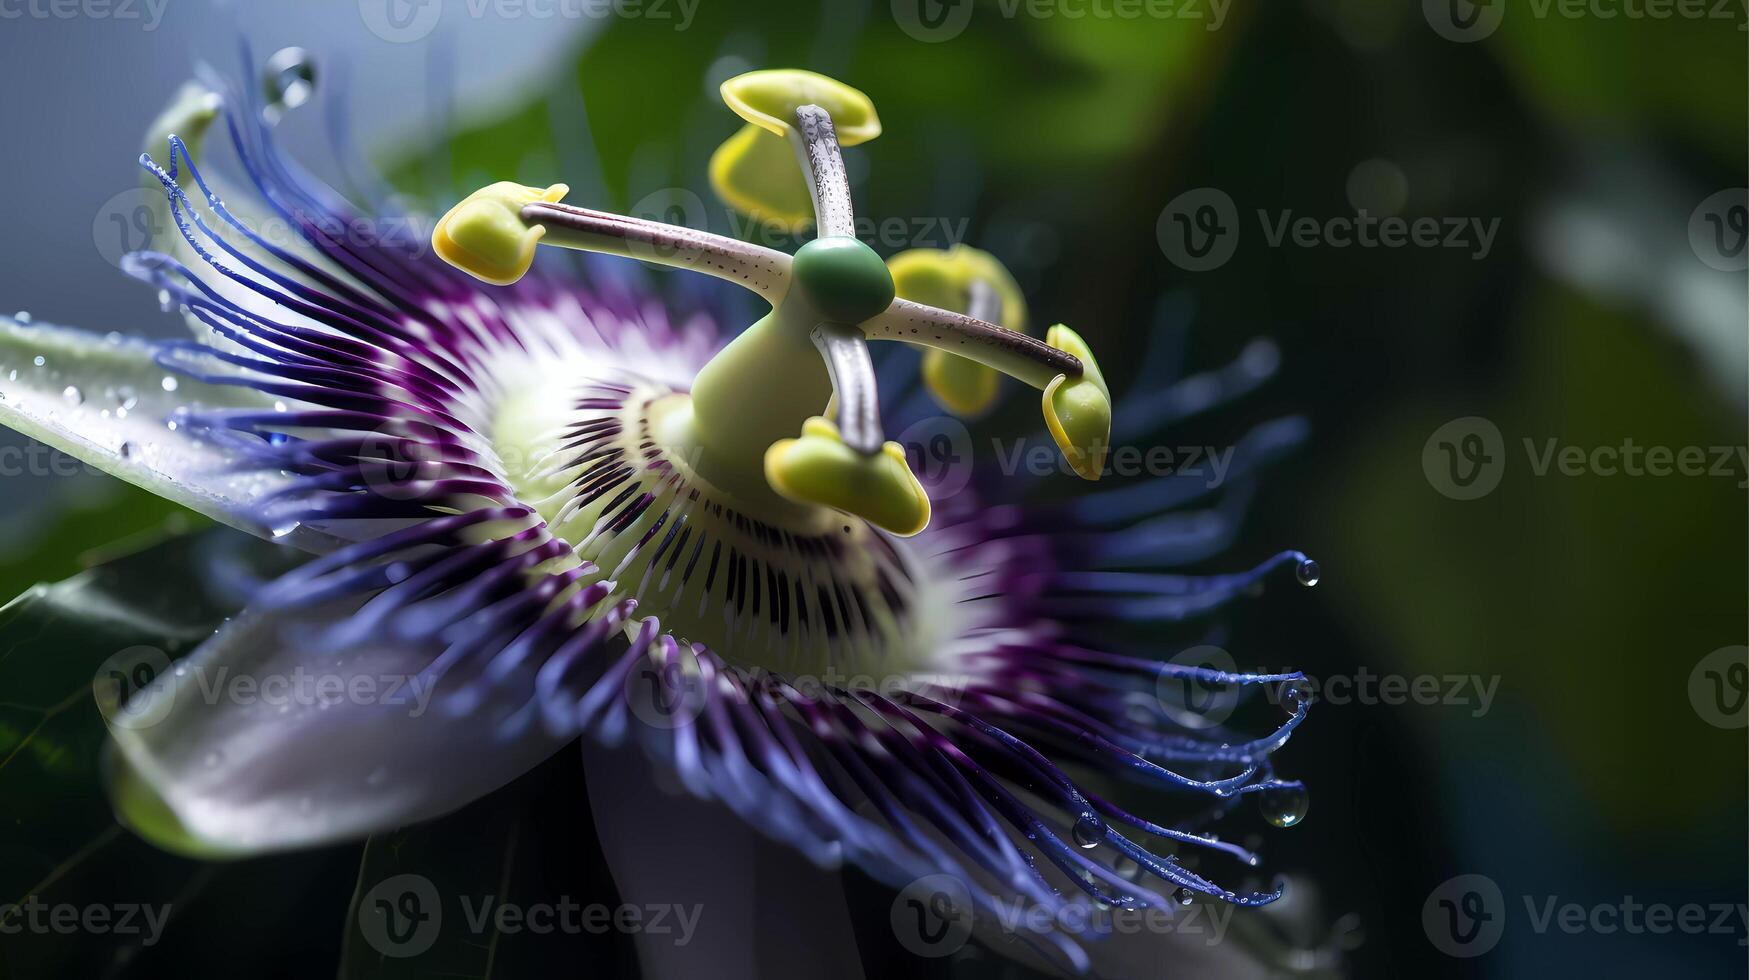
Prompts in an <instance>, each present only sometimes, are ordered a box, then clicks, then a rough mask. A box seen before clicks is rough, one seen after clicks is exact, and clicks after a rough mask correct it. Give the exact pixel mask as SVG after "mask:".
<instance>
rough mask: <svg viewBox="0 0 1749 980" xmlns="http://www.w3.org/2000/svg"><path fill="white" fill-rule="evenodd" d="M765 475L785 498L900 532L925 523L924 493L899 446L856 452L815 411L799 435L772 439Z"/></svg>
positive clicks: (926, 501)
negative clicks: (828, 508)
mask: <svg viewBox="0 0 1749 980" xmlns="http://www.w3.org/2000/svg"><path fill="white" fill-rule="evenodd" d="M765 479H766V482H768V483H770V484H771V488H772V489H773V490H775V491H777V492H778V493H779V494H781V495H783V496H784V497H787V498H789V499H790V500H794V501H797V502H799V503H805V504H817V505H820V506H823V507H831V508H833V509H835V510H841V511H844V512H845V513H847V514H854V515H856V516H857V517H860V518H862V519H864V520H866V521H868V522H869V523H870V524H873V525H875V526H876V527H879V528H883V529H885V530H887V531H891V532H892V533H894V534H896V535H898V536H900V537H910V536H911V535H913V534H917V533H918V532H920V531H922V530H923V529H924V528H925V527H928V526H929V494H928V493H926V492H925V491H924V489H923V485H922V484H921V483H919V482H917V477H916V476H915V475H913V474H912V473H911V467H910V465H909V464H907V463H906V462H905V449H904V447H902V446H900V445H899V444H898V443H896V442H888V443H886V444H885V445H883V446H882V447H881V450H880V452H877V453H873V454H870V455H865V454H863V453H859V452H857V451H856V450H854V449H852V448H850V447H849V446H847V445H845V444H844V439H843V437H842V436H841V435H839V432H838V426H836V425H834V424H832V422H830V421H829V420H827V419H825V418H821V417H820V416H815V417H813V418H811V419H809V420H807V421H806V422H804V423H803V424H802V435H801V438H799V439H779V440H778V441H777V442H774V443H772V445H771V448H770V449H768V450H766V453H765Z"/></svg>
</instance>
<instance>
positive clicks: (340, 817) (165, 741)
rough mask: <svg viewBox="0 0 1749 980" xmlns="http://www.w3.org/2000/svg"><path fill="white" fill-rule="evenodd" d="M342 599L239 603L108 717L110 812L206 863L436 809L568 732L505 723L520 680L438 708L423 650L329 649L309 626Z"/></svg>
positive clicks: (374, 828)
mask: <svg viewBox="0 0 1749 980" xmlns="http://www.w3.org/2000/svg"><path fill="white" fill-rule="evenodd" d="M355 606H356V601H355V600H353V601H348V602H343V603H336V604H331V605H330V606H327V607H323V608H322V610H321V611H320V614H316V613H314V612H312V611H299V612H298V613H297V614H295V615H281V614H278V613H246V614H245V615H244V616H243V617H242V618H240V619H239V620H237V621H236V622H234V623H232V624H230V625H228V626H226V627H225V628H224V629H222V630H220V631H219V633H218V634H217V635H216V636H214V637H213V638H212V639H211V640H209V641H207V642H206V643H205V644H204V645H202V646H201V647H200V648H199V649H198V650H196V651H195V652H194V654H193V655H191V656H190V657H188V658H186V659H185V660H182V661H180V662H178V664H177V666H176V668H175V669H174V670H172V671H171V672H170V673H169V674H167V675H165V676H163V677H161V678H159V679H158V681H157V682H156V683H154V684H153V685H152V686H150V687H148V688H146V689H145V690H144V691H142V692H141V693H140V694H138V695H136V696H135V698H134V699H133V700H132V701H130V702H128V704H127V706H126V708H125V709H123V710H121V711H118V712H112V713H111V717H110V718H109V727H110V733H111V735H112V736H113V739H114V744H115V746H116V748H117V749H118V750H119V753H118V755H119V758H118V759H116V760H115V761H116V762H117V763H119V764H118V765H117V766H116V767H115V772H114V776H113V781H112V796H113V797H114V800H115V804H116V808H117V811H118V816H119V817H120V819H121V820H122V821H123V822H124V823H126V824H128V825H129V826H131V827H133V828H134V829H135V830H136V831H138V832H139V833H140V834H141V835H142V836H144V837H146V838H147V839H149V840H151V841H153V842H154V843H156V844H158V845H160V846H162V847H165V848H167V849H170V850H175V851H179V852H183V853H191V854H197V855H202V856H208V857H219V856H237V855H244V854H254V853H261V852H266V851H278V850H288V849H293V848H301V847H312V846H318V845H322V844H329V843H333V842H336V841H344V840H351V839H357V838H362V837H365V836H367V835H369V834H372V833H376V832H378V831H383V830H389V829H393V828H395V827H398V826H402V825H404V824H408V823H413V822H415V821H419V820H424V819H428V818H431V817H435V816H438V815H441V814H443V813H447V812H448V811H450V810H453V809H456V808H457V807H460V806H462V805H464V804H466V803H468V802H470V801H472V800H475V799H478V798H479V797H481V796H484V795H485V794H487V793H489V792H491V791H492V790H494V789H497V788H498V787H499V786H502V785H503V784H505V783H507V782H509V781H510V780H512V779H514V778H515V777H517V776H519V775H521V774H522V773H523V772H526V771H527V770H528V769H530V768H533V767H534V766H535V765H536V764H538V763H539V762H541V761H542V760H543V759H545V758H547V757H548V756H549V755H551V754H552V753H553V752H554V751H556V750H557V749H559V748H560V747H561V746H563V745H564V744H565V742H566V741H569V739H562V738H556V737H554V736H552V735H550V734H548V733H546V732H545V731H544V730H543V729H542V728H541V726H539V725H538V724H534V725H527V726H520V727H516V728H515V730H514V732H513V733H512V731H511V726H509V725H507V724H506V722H505V719H506V716H507V715H510V714H511V713H512V712H513V709H514V708H516V707H520V706H521V705H522V704H524V703H525V702H526V691H525V690H524V691H512V692H509V693H507V695H506V697H505V698H504V699H501V700H498V701H490V700H489V701H487V702H486V703H485V704H482V705H480V706H479V707H478V708H476V709H475V710H474V711H472V712H470V713H468V714H465V715H458V714H456V713H454V712H451V711H448V710H446V709H445V706H444V704H443V698H442V695H443V694H444V693H445V691H444V690H443V689H442V688H443V685H441V684H439V683H437V682H436V681H434V680H432V679H431V676H430V675H429V674H426V673H423V672H424V671H425V668H426V667H427V665H428V664H429V663H430V662H431V660H432V659H433V654H434V653H435V652H436V651H434V650H433V649H430V648H428V647H422V646H421V645H419V644H416V643H410V642H409V643H400V642H397V641H394V640H388V639H380V640H372V641H370V645H369V646H368V647H367V648H362V649H349V650H345V651H336V650H334V649H333V648H332V646H330V645H328V644H326V643H324V642H323V641H322V640H321V639H320V637H318V636H317V635H316V634H317V631H318V629H319V627H320V626H321V625H324V622H323V621H324V620H325V621H327V622H333V621H336V620H337V619H338V618H340V617H344V616H346V615H349V614H350V613H351V612H352V611H353V609H354V608H355ZM507 709H508V710H507Z"/></svg>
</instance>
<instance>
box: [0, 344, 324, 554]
mask: <svg viewBox="0 0 1749 980" xmlns="http://www.w3.org/2000/svg"><path fill="white" fill-rule="evenodd" d="M157 349H158V348H157V346H156V345H154V344H152V343H150V342H148V341H144V340H138V339H133V338H124V337H122V336H120V335H119V334H109V335H107V336H100V335H98V334H93V333H88V332H86V331H82V330H71V329H68V328H65V327H54V326H48V325H46V324H25V323H19V322H18V321H16V320H13V319H11V318H9V317H0V425H4V426H6V427H7V428H11V429H16V430H18V431H19V432H22V433H23V434H25V435H27V436H29V437H31V438H32V439H35V440H37V441H39V442H42V443H44V444H46V445H49V446H53V447H54V448H56V449H59V450H60V451H62V452H64V453H66V454H68V455H70V456H73V457H75V458H77V459H79V460H81V461H83V462H85V463H87V464H89V465H91V466H95V467H97V468H98V469H100V470H103V471H104V472H105V473H109V474H111V475H113V476H118V477H120V478H122V479H124V480H126V481H128V482H129V483H132V484H134V485H136V486H139V487H143V488H144V489H146V490H150V491H151V492H153V493H155V494H157V495H158V496H160V497H164V498H166V499H168V500H173V501H175V502H177V503H179V504H182V505H183V506H185V507H188V508H190V509H191V510H195V511H198V512H200V513H202V514H205V515H207V516H208V517H211V518H213V519H215V520H218V521H221V522H223V523H226V524H229V525H231V526H232V527H236V528H240V529H242V530H245V531H249V532H251V533H253V534H258V535H261V536H262V537H271V536H272V529H271V528H267V527H264V526H262V525H261V524H260V523H259V522H257V521H255V520H254V519H252V518H251V517H250V516H249V514H248V513H247V511H248V509H249V506H250V505H251V504H252V503H254V502H255V501H256V500H258V499H259V498H260V497H261V496H262V495H263V494H265V493H268V492H271V491H273V490H275V489H278V488H279V487H281V486H283V485H284V483H285V478H283V477H279V476H277V475H274V474H270V473H262V472H259V471H255V472H236V471H234V464H235V462H236V460H235V458H234V456H233V455H232V453H231V452H230V451H229V450H227V449H226V448H225V447H223V446H220V445H218V444H215V443H213V442H210V441H207V440H204V439H201V438H199V437H198V436H197V435H195V434H194V433H192V432H190V431H189V427H188V426H186V425H183V424H179V423H176V413H177V410H178V409H182V408H195V409H201V408H232V407H249V408H269V407H271V405H272V400H271V399H268V398H267V397H265V396H263V395H261V394H260V393H259V392H257V391H255V390H253V389H251V388H246V387H240V386H233V385H209V384H203V383H201V382H198V381H194V380H191V379H189V378H185V377H180V376H176V375H173V374H170V373H169V372H167V371H165V370H164V369H163V368H162V367H160V366H159V365H158V364H157V363H156V362H155V361H154V360H153V354H154V353H155V352H156V350H157ZM291 543H294V544H297V545H299V546H301V547H305V548H308V549H311V550H326V549H327V548H329V547H332V544H333V538H332V537H330V536H329V535H326V534H323V533H322V532H319V531H316V530H314V529H303V528H300V529H298V530H297V531H296V532H294V534H293V540H292V541H291Z"/></svg>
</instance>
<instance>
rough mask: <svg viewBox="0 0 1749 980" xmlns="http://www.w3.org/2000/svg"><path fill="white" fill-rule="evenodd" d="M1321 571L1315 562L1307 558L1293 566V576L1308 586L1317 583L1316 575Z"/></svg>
mask: <svg viewBox="0 0 1749 980" xmlns="http://www.w3.org/2000/svg"><path fill="white" fill-rule="evenodd" d="M1321 571H1322V570H1321V569H1320V568H1319V567H1318V563H1317V562H1315V561H1313V560H1312V559H1310V558H1307V559H1306V560H1305V561H1302V562H1300V563H1299V565H1298V566H1296V567H1295V568H1294V578H1296V579H1299V581H1300V584H1301V585H1304V586H1306V587H1307V588H1310V587H1312V586H1314V585H1317V584H1318V576H1319V574H1320V573H1321Z"/></svg>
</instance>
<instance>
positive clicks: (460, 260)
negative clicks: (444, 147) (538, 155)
mask: <svg viewBox="0 0 1749 980" xmlns="http://www.w3.org/2000/svg"><path fill="white" fill-rule="evenodd" d="M569 190H570V188H568V187H566V186H565V185H564V184H554V185H552V186H551V187H547V188H544V189H543V188H539V187H527V186H524V185H522V184H517V183H513V182H511V181H508V180H502V181H499V182H498V183H496V184H491V185H489V186H486V187H482V188H480V189H479V190H477V191H475V192H473V193H472V194H469V195H468V196H467V198H466V199H465V200H463V201H462V202H461V203H460V204H457V205H456V206H455V207H453V208H450V210H449V213H448V214H446V215H444V216H443V220H441V221H439V222H438V223H437V227H436V228H435V229H433V230H432V233H431V246H432V248H434V249H436V250H437V254H438V256H439V257H440V258H442V259H443V260H444V261H445V262H448V263H449V264H450V265H453V266H455V267H456V268H458V269H460V270H462V271H463V272H466V273H467V274H469V275H471V276H473V277H475V278H477V279H482V280H484V281H486V282H489V283H493V284H495V285H499V286H508V285H510V284H511V283H513V282H515V281H516V280H518V279H521V278H522V277H523V276H524V275H525V274H527V272H528V268H529V266H530V265H532V264H533V263H534V248H535V245H536V244H537V243H539V242H540V240H541V236H543V235H545V234H546V228H544V227H542V226H541V225H530V224H528V223H527V222H525V221H523V220H522V213H521V212H522V208H523V207H524V206H525V205H529V204H536V203H546V204H551V203H554V202H556V201H558V200H559V199H560V198H563V197H564V196H565V194H566V192H568V191H569Z"/></svg>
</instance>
